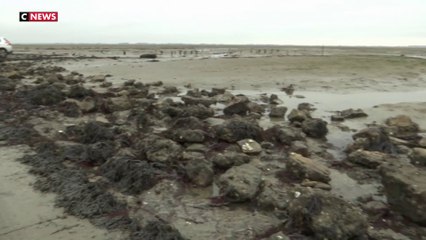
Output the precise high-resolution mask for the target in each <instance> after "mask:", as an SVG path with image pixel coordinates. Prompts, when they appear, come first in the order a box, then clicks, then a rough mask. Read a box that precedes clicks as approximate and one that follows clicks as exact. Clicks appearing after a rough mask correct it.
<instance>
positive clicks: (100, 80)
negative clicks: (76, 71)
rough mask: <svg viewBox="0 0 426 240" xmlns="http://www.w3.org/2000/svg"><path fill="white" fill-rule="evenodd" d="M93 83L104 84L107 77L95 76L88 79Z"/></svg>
mask: <svg viewBox="0 0 426 240" xmlns="http://www.w3.org/2000/svg"><path fill="white" fill-rule="evenodd" d="M88 78H89V79H90V81H91V82H104V81H105V75H95V76H90V77H88Z"/></svg>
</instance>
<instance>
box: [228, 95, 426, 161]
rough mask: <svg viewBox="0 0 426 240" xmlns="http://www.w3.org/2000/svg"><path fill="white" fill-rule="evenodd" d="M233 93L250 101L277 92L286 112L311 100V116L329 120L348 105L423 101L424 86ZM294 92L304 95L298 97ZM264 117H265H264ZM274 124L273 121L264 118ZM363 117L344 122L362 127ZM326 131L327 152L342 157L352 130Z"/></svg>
mask: <svg viewBox="0 0 426 240" xmlns="http://www.w3.org/2000/svg"><path fill="white" fill-rule="evenodd" d="M231 93H232V94H234V95H236V94H244V95H246V96H247V97H249V98H250V99H251V100H252V101H256V102H260V96H261V95H262V94H264V93H267V94H268V95H267V96H268V97H269V96H270V95H271V94H276V95H277V96H278V97H279V98H280V99H281V100H283V102H284V103H283V104H281V105H282V106H286V107H287V108H288V111H287V114H288V113H289V112H290V111H291V110H292V109H293V108H297V106H298V105H299V104H300V103H304V102H307V103H310V104H313V105H314V108H316V110H315V111H314V112H313V113H312V116H313V117H318V118H322V119H324V120H326V121H327V122H329V123H330V116H331V115H333V114H334V111H341V110H345V109H348V108H353V109H357V108H361V109H363V108H371V107H374V106H376V105H380V104H395V103H402V102H426V90H422V91H413V92H359V93H346V94H343V93H328V92H309V91H306V92H305V91H302V92H298V91H296V92H295V94H296V95H294V96H289V95H287V94H286V93H285V92H282V91H279V90H276V89H273V90H269V91H260V90H232V91H231ZM295 96H303V97H304V98H298V97H295ZM264 120H268V118H265V119H264ZM263 122H268V124H272V125H273V121H272V122H271V121H263ZM364 123H365V122H364V121H359V120H356V119H354V120H347V121H345V122H344V125H346V126H348V127H349V128H350V129H360V128H363V127H364V126H365V125H364ZM329 130H330V132H329V134H328V135H327V140H328V143H330V144H331V145H332V148H331V149H330V153H331V154H333V156H334V157H336V159H342V157H344V153H343V149H344V148H345V147H346V146H347V145H348V144H349V143H351V142H352V134H353V133H351V132H343V131H341V130H340V129H338V128H337V127H335V126H332V125H329Z"/></svg>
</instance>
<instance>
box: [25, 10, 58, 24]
mask: <svg viewBox="0 0 426 240" xmlns="http://www.w3.org/2000/svg"><path fill="white" fill-rule="evenodd" d="M19 21H20V22H57V21H58V12H19Z"/></svg>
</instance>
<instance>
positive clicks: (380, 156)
mask: <svg viewBox="0 0 426 240" xmlns="http://www.w3.org/2000/svg"><path fill="white" fill-rule="evenodd" d="M387 158H389V155H388V154H386V153H382V152H377V151H366V150H361V149H358V150H356V151H354V152H352V153H350V154H349V156H348V161H350V162H353V163H356V164H359V165H362V166H364V167H367V168H377V167H378V166H379V165H380V164H382V163H383V162H384V161H385V160H386V159H387Z"/></svg>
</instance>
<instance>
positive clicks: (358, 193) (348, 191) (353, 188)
mask: <svg viewBox="0 0 426 240" xmlns="http://www.w3.org/2000/svg"><path fill="white" fill-rule="evenodd" d="M329 170H330V178H331V181H330V185H331V192H332V193H334V194H335V195H336V196H340V197H342V198H343V199H345V200H347V201H351V202H353V201H355V200H356V199H357V198H360V197H366V196H372V197H373V199H374V200H382V201H385V197H384V196H383V195H381V194H380V193H379V188H380V187H381V184H380V183H378V182H373V183H367V184H359V183H358V182H357V181H355V180H354V179H352V178H351V177H349V176H348V175H347V174H346V173H342V172H339V171H337V170H335V169H331V168H330V169H329Z"/></svg>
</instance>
